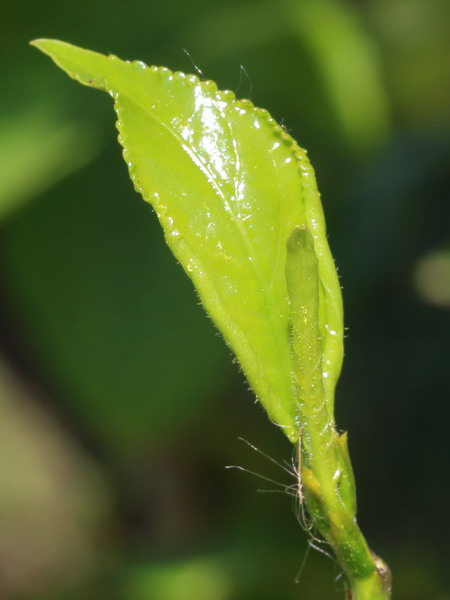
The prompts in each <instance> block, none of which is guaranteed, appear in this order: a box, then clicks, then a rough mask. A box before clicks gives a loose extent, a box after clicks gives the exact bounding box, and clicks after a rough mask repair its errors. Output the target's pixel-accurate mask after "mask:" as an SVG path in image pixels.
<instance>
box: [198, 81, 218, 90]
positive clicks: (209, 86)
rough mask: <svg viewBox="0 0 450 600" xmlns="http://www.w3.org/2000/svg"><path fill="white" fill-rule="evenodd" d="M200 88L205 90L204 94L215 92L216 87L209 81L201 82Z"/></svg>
mask: <svg viewBox="0 0 450 600" xmlns="http://www.w3.org/2000/svg"><path fill="white" fill-rule="evenodd" d="M202 88H203V89H204V90H205V92H217V85H216V84H215V82H214V81H211V80H210V79H207V80H206V81H203V82H202Z"/></svg>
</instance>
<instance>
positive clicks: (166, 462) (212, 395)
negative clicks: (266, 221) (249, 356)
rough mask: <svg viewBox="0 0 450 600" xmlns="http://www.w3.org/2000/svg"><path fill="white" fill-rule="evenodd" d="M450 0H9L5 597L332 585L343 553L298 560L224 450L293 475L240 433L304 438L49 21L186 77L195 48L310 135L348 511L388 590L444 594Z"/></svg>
mask: <svg viewBox="0 0 450 600" xmlns="http://www.w3.org/2000/svg"><path fill="white" fill-rule="evenodd" d="M448 8H449V4H448V2H447V0H371V1H369V0H367V1H362V0H359V1H356V0H354V1H350V0H347V1H344V0H292V1H289V0H266V1H257V0H251V1H250V0H248V1H247V0H242V1H238V0H231V1H230V0H228V1H226V0H191V1H190V2H186V0H166V1H165V2H156V1H155V0H147V1H146V2H144V1H143V0H129V1H128V2H125V1H119V0H115V1H111V2H98V1H95V0H90V1H87V0H78V1H77V2H76V3H64V4H63V3H61V2H56V1H54V0H43V1H42V2H32V1H31V0H28V1H20V0H19V1H17V2H11V1H10V2H7V3H6V5H5V6H3V7H2V11H1V12H2V15H1V20H0V53H1V54H0V73H1V84H0V85H1V94H0V327H1V337H0V359H1V360H0V598H1V599H2V600H3V599H6V600H9V599H14V600H15V599H21V600H22V599H24V600H41V599H42V600H44V599H45V600H65V599H73V600H75V599H81V598H83V599H88V600H89V599H91V598H92V599H94V598H95V599H96V600H115V599H117V600H149V599H150V600H153V599H155V600H275V599H276V600H294V599H297V598H302V599H305V600H328V599H332V598H342V597H343V591H342V589H343V583H342V578H339V570H338V568H337V566H336V565H335V563H334V562H333V560H331V559H330V558H327V557H326V556H324V555H323V554H322V553H319V552H317V551H315V550H310V552H309V554H308V555H307V557H306V560H305V553H306V552H307V547H308V544H307V539H308V538H307V536H306V534H305V533H304V532H303V531H302V530H301V528H300V526H299V525H298V523H297V521H296V518H295V512H296V509H295V505H294V503H293V502H292V501H291V499H290V498H289V497H288V496H287V495H283V494H276V493H273V494H270V493H267V494H263V493H258V492H257V490H258V489H261V488H264V489H269V490H273V489H275V486H274V484H271V483H268V482H264V481H258V480H257V479H256V478H255V477H254V476H252V475H251V474H248V473H243V472H240V471H236V470H225V468H224V467H225V465H240V466H242V467H244V468H246V469H249V470H251V471H256V472H258V473H260V474H262V475H263V476H265V477H269V478H274V479H276V480H281V481H282V482H284V483H286V485H291V484H292V483H293V478H291V477H290V476H289V475H287V474H286V473H284V472H283V471H282V470H281V469H278V468H277V467H276V466H275V465H274V464H272V463H271V462H270V461H268V460H266V459H265V458H264V457H263V456H261V455H259V454H257V453H256V452H254V451H253V450H252V449H251V448H250V447H249V446H247V445H246V444H244V443H242V442H241V441H239V440H238V437H239V436H242V437H244V438H245V439H246V440H248V441H249V442H251V443H252V444H255V445H256V446H257V447H258V448H260V449H261V450H263V451H264V452H266V453H267V454H268V455H270V456H271V457H273V458H275V459H277V460H280V461H283V460H288V461H289V460H290V458H291V456H292V449H291V447H290V445H289V443H288V442H287V441H286V440H285V439H284V438H283V435H282V434H281V432H280V431H278V430H277V429H276V428H275V427H273V426H272V425H271V424H270V423H269V421H268V420H267V418H266V416H265V414H264V412H263V410H262V409H261V407H259V406H256V405H255V404H254V401H253V399H252V395H251V393H250V392H249V391H248V389H247V385H246V384H245V382H244V381H243V377H242V375H241V374H240V373H239V371H238V368H237V367H236V365H233V364H232V360H231V357H230V354H229V351H228V350H227V349H226V348H225V346H224V344H223V343H222V340H221V339H220V337H219V336H218V334H217V332H216V331H215V330H214V328H213V326H212V324H211V322H210V321H209V320H208V319H207V318H206V317H205V315H204V314H203V311H202V309H201V307H200V306H199V305H198V301H197V299H196V296H195V294H194V292H193V289H192V286H191V284H190V282H189V281H188V279H187V277H186V276H185V275H184V273H183V272H182V269H181V268H180V267H179V266H178V265H177V264H176V262H175V260H174V259H173V258H172V256H171V255H170V253H169V251H168V249H167V248H166V246H165V244H164V242H163V236H162V233H161V231H160V229H159V226H158V224H157V222H156V219H155V217H154V215H152V213H151V210H150V208H149V207H148V206H147V205H146V204H145V203H144V202H143V201H142V200H141V199H140V198H139V197H138V196H137V195H136V194H135V193H134V191H133V188H132V185H131V182H130V181H129V180H128V175H127V170H126V167H125V164H124V162H123V160H122V158H121V153H120V148H119V145H118V144H117V141H116V131H115V128H114V126H113V111H112V105H111V99H110V98H108V96H107V95H106V94H99V93H94V92H93V91H92V90H89V89H87V88H83V87H81V86H79V85H77V84H75V83H74V82H73V81H71V80H70V79H69V78H68V77H67V76H66V75H64V74H63V73H62V72H61V71H59V70H58V69H57V68H56V67H55V66H54V65H53V64H52V63H51V62H50V61H49V60H48V58H46V57H44V56H43V55H42V54H40V53H39V52H37V51H36V50H35V49H32V48H31V47H29V46H28V45H27V43H28V41H29V40H31V39H33V38H36V37H52V38H59V39H63V40H66V41H69V42H72V43H75V44H77V45H80V46H84V47H87V48H90V49H93V50H97V51H100V52H104V53H108V52H113V53H114V54H117V55H119V56H120V57H122V58H127V59H141V60H144V61H145V62H147V63H148V64H157V65H166V66H168V67H170V68H172V69H174V70H183V71H186V72H192V71H194V70H195V68H194V65H193V62H195V64H196V65H198V67H199V68H200V69H201V70H202V71H203V73H204V75H205V77H206V78H210V79H214V80H216V81H217V82H218V84H219V86H220V87H221V88H230V89H233V90H234V91H236V92H237V95H238V96H242V97H246V96H249V95H250V96H251V98H252V100H253V101H254V102H255V104H257V105H259V106H262V107H265V108H267V109H269V110H270V112H271V113H272V114H273V116H274V117H275V118H276V119H277V120H279V121H281V122H282V123H283V124H284V125H285V126H286V127H287V128H288V130H289V131H290V132H291V133H292V135H294V137H295V138H296V139H297V140H298V141H299V143H300V144H301V145H302V146H304V147H306V148H307V149H308V151H309V155H310V157H311V160H312V162H313V165H314V166H315V169H316V172H317V177H318V181H319V186H320V189H321V191H322V194H323V202H324V207H325V212H326V215H327V221H328V230H329V239H330V244H331V247H332V250H333V253H334V255H335V258H336V262H337V265H338V267H339V273H340V276H341V281H342V285H343V293H344V302H345V312H346V326H347V327H348V332H347V333H348V335H347V339H346V359H345V363H344V371H343V375H342V379H341V382H340V384H339V386H338V392H337V420H338V424H339V426H340V427H341V428H342V429H346V430H348V431H349V438H350V450H351V455H352V460H353V464H354V468H355V472H356V478H357V484H358V497H359V521H360V523H361V525H362V528H363V530H364V532H365V533H366V535H367V537H368V540H369V542H370V544H371V546H372V548H373V549H374V550H375V551H376V552H377V553H379V554H380V555H381V556H382V557H383V558H384V559H385V560H386V561H387V562H388V563H389V564H390V566H391V567H392V570H393V572H394V591H395V593H394V598H396V599H397V600H416V599H417V600H422V599H423V600H449V599H450V584H449V577H448V570H449V568H448V559H449V556H450V551H449V549H450V543H449V538H450V517H449V502H450V489H449V487H450V486H449V473H448V471H449V459H450V451H449V448H450V444H449V439H448V437H449V436H448V423H449V416H450V402H449V400H450V393H449V384H448V379H449V375H450V353H449V347H450V198H449V195H448V178H449V177H448V170H447V169H446V166H447V162H448V161H447V160H446V158H447V156H448V154H449V150H450V142H449V139H450V137H449V125H450V109H449V106H450V91H449V90H450V87H449V86H448V64H449V58H450V51H449V42H448V40H449V39H450V35H449V31H448V29H449V27H448V23H449V17H450V14H449V12H450V11H449V10H448ZM183 49H186V50H187V51H188V52H189V53H190V55H191V57H192V59H190V58H189V57H188V56H187V54H186V53H185V52H184V51H183ZM302 565H303V567H302ZM301 567H302V569H301ZM300 570H301V574H300V577H299V583H298V585H297V584H296V583H295V578H296V575H297V573H298V572H299V571H300ZM336 578H337V579H336Z"/></svg>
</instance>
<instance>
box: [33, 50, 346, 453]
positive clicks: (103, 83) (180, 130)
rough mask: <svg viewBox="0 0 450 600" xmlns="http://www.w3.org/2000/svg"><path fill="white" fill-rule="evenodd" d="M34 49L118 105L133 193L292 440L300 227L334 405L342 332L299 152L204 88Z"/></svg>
mask: <svg viewBox="0 0 450 600" xmlns="http://www.w3.org/2000/svg"><path fill="white" fill-rule="evenodd" d="M33 44H34V45H35V46H37V47H38V48H39V49H40V50H42V51H43V52H45V53H46V54H48V55H49V56H51V58H52V59H53V60H54V61H55V62H56V64H57V65H59V66H60V67H61V68H62V69H63V70H65V71H66V72H67V73H68V74H69V75H70V76H71V77H72V78H74V79H76V80H77V81H79V82H80V83H83V84H85V85H88V86H91V87H95V88H99V89H102V90H105V91H107V92H108V93H110V94H111V96H112V97H113V98H114V102H115V109H116V112H117V116H118V121H117V127H118V129H119V141H120V143H121V144H122V146H123V148H124V151H123V155H124V158H125V161H126V163H127V165H128V168H129V171H130V176H131V179H132V181H133V182H134V185H135V188H136V190H138V191H139V192H140V193H141V194H142V196H143V197H144V199H145V200H146V201H148V202H149V203H150V204H151V205H152V206H153V208H154V209H155V211H156V213H157V215H158V218H159V220H160V222H161V225H162V226H163V229H164V233H165V237H166V240H167V243H168V244H169V246H170V248H171V249H172V252H173V253H174V255H175V256H176V258H177V259H178V260H179V262H180V263H181V265H182V266H183V268H184V269H185V271H186V272H187V274H188V275H189V277H190V278H191V279H192V281H193V282H194V285H195V287H196V289H197V291H198V294H199V296H200V299H201V301H202V303H203V305H204V307H205V309H206V310H207V311H208V313H209V314H210V316H211V318H212V319H213V321H214V323H215V324H216V325H217V327H218V328H219V330H220V331H221V332H222V334H223V336H224V338H225V340H226V342H227V343H228V344H229V346H230V347H231V348H232V350H233V352H234V353H235V354H236V357H237V359H238V361H239V363H240V365H241V367H242V369H243V371H244V373H245V375H246V377H247V379H248V381H249V383H250V385H251V386H252V388H253V390H254V391H255V393H256V395H257V397H258V399H259V400H260V402H261V403H262V404H263V406H264V407H265V408H266V410H267V412H268V414H269V416H270V418H271V419H272V420H273V421H274V422H275V423H277V424H278V425H280V426H281V427H282V428H283V430H284V432H285V433H286V435H287V436H288V437H289V439H291V441H296V440H297V439H298V423H297V416H298V405H297V392H296V386H295V382H294V376H293V371H294V369H293V359H292V352H291V346H290V338H289V300H288V291H287V286H286V279H285V265H286V252H287V250H286V240H287V238H288V236H289V234H290V232H291V231H292V230H293V228H295V227H297V226H306V227H307V228H308V230H309V231H310V232H311V235H312V237H313V240H314V252H315V254H316V256H317V260H318V273H319V329H320V344H321V352H322V368H323V372H324V378H323V385H324V389H325V395H326V399H327V402H328V403H329V405H330V407H332V403H333V394H334V387H335V384H336V380H337V378H338V376H339V372H340V368H341V363H342V332H343V326H342V302H341V293H340V288H339V282H338V279H337V275H336V271H335V267H334V263H333V260H332V257H331V254H330V251H329V248H328V243H327V239H326V234H325V224H324V218H323V213H322V208H321V204H320V198H319V194H318V192H317V188H316V183H315V178H314V173H313V170H312V168H311V165H310V163H309V161H308V159H307V157H306V153H305V151H304V150H302V149H301V148H300V147H299V146H298V145H297V143H296V142H295V141H294V140H293V139H292V137H291V136H290V135H289V134H288V133H286V132H285V131H284V130H283V129H282V128H281V127H280V126H279V125H277V124H276V122H275V121H274V120H273V119H272V118H271V117H270V115H269V113H268V112H267V111H265V110H263V109H259V108H255V107H254V106H253V104H252V103H251V102H250V101H249V100H236V99H235V97H234V94H233V93H232V92H230V91H222V92H221V91H218V90H217V87H216V85H215V84H214V83H213V82H211V81H200V80H199V79H198V78H197V77H196V76H195V75H185V74H183V73H172V72H171V71H169V70H168V69H166V68H164V67H147V66H146V65H145V64H143V63H142V62H128V61H122V60H120V59H118V58H117V57H115V56H109V57H106V56H104V55H101V54H97V53H95V52H91V51H88V50H83V49H81V48H77V47H75V46H72V45H70V44H67V43H64V42H60V41H54V40H37V41H35V42H33ZM106 210H107V208H106V207H105V211H106ZM149 318H151V315H149ZM194 343H195V340H194Z"/></svg>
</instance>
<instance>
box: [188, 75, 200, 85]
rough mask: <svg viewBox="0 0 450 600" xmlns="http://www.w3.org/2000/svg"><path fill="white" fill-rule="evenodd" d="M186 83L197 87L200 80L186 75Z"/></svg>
mask: <svg viewBox="0 0 450 600" xmlns="http://www.w3.org/2000/svg"><path fill="white" fill-rule="evenodd" d="M186 82H187V83H188V84H189V85H197V84H198V83H199V82H200V79H199V78H198V77H197V75H188V76H187V77H186Z"/></svg>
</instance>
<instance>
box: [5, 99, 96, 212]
mask: <svg viewBox="0 0 450 600" xmlns="http://www.w3.org/2000/svg"><path fill="white" fill-rule="evenodd" d="M97 150H98V140H96V139H95V138H94V136H93V135H92V133H91V132H90V131H89V130H88V129H87V128H85V127H82V126H81V125H80V124H69V125H61V126H56V124H55V122H54V121H52V120H51V119H50V118H49V117H48V115H46V114H45V113H39V112H36V111H34V110H33V111H32V112H26V113H24V114H20V115H17V116H15V117H13V118H11V117H9V118H8V120H6V119H4V120H3V121H2V122H0V219H3V218H5V217H6V216H7V215H8V214H10V213H11V212H13V211H14V210H15V209H16V208H18V207H19V206H22V205H23V204H24V203H25V202H27V201H28V200H31V199H33V198H35V197H36V196H37V195H38V194H40V193H41V192H43V191H45V190H46V189H48V188H49V187H51V186H52V185H53V184H55V183H56V182H57V181H59V180H60V179H62V178H63V177H65V176H66V175H68V174H69V173H72V172H73V171H76V170H77V169H79V168H80V167H81V166H83V165H84V164H86V163H87V162H89V161H90V160H92V158H94V156H95V154H96V153H97Z"/></svg>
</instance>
